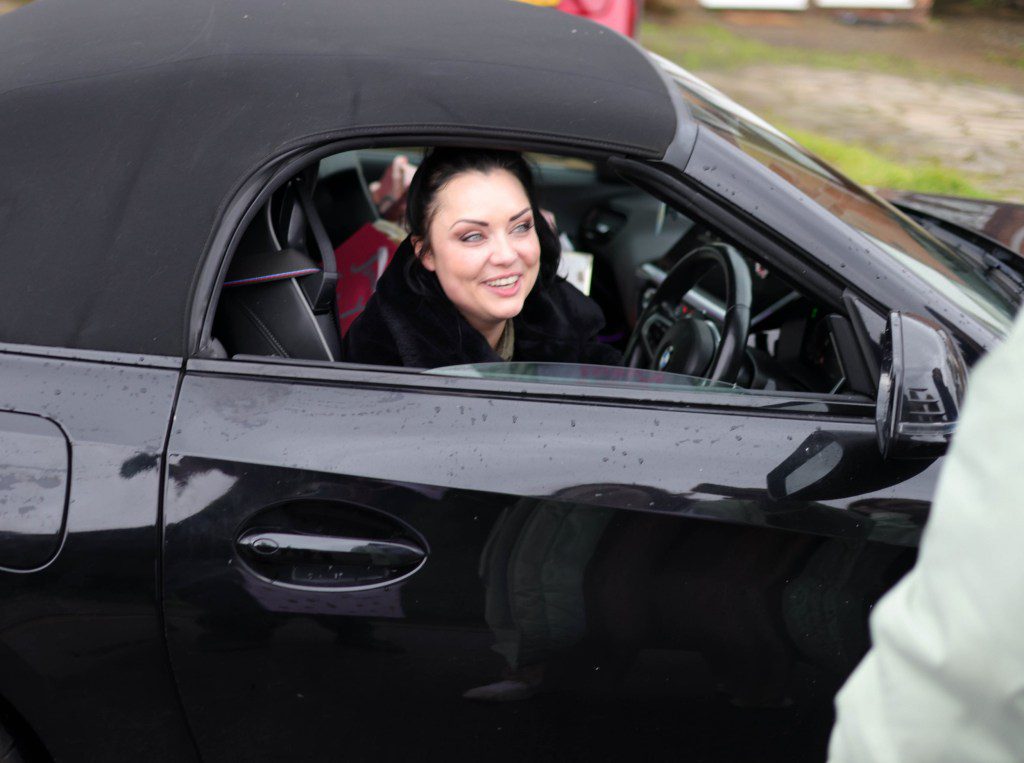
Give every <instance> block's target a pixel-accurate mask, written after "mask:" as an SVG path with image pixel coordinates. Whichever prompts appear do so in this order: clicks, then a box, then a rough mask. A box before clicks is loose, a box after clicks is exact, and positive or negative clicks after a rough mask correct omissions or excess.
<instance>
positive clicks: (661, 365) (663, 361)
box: [658, 346, 672, 371]
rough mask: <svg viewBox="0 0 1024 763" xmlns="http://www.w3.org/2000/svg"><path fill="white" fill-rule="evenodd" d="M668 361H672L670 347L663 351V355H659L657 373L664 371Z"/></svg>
mask: <svg viewBox="0 0 1024 763" xmlns="http://www.w3.org/2000/svg"><path fill="white" fill-rule="evenodd" d="M670 360H672V347H671V346H669V347H666V348H665V351H664V352H663V353H661V357H660V358H658V370H659V371H664V370H665V366H667V365H668V362H669V361H670Z"/></svg>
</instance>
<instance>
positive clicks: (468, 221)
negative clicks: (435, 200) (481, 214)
mask: <svg viewBox="0 0 1024 763" xmlns="http://www.w3.org/2000/svg"><path fill="white" fill-rule="evenodd" d="M517 217H518V215H517ZM459 223H470V224H471V225H479V226H481V227H484V228H490V227H491V226H490V225H488V224H487V223H485V222H484V221H483V220H470V219H468V218H465V217H462V218H460V219H458V220H456V221H455V222H453V223H452V224H451V225H449V226H448V230H451V229H452V228H454V227H455V226H456V225H458V224H459Z"/></svg>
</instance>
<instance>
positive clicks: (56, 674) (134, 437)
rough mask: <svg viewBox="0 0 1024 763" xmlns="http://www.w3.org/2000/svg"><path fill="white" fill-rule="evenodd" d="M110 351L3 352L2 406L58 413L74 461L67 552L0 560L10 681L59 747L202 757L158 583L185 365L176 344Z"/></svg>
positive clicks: (79, 752)
mask: <svg viewBox="0 0 1024 763" xmlns="http://www.w3.org/2000/svg"><path fill="white" fill-rule="evenodd" d="M101 357H102V356H100V355H93V359H92V360H90V361H82V360H67V359H62V358H60V357H57V355H56V353H55V352H53V351H46V352H45V353H42V354H38V355H28V354H24V353H23V352H19V353H13V352H0V379H2V383H0V411H8V412H17V414H18V415H19V416H23V415H27V416H31V417H38V418H39V419H40V420H41V421H42V420H45V421H50V422H54V426H59V427H60V430H62V431H63V433H64V434H65V435H66V436H67V441H68V443H70V459H69V460H70V465H71V471H70V489H69V491H68V512H67V522H66V524H65V525H64V527H63V533H62V535H61V536H60V541H59V542H60V546H61V547H60V550H59V553H58V554H57V555H56V557H55V558H54V559H53V560H52V561H50V562H49V563H48V564H45V565H44V566H42V567H37V568H35V569H33V570H31V571H19V570H13V569H3V570H0V600H2V601H3V607H2V608H0V676H2V694H3V698H4V700H5V701H6V703H8V704H9V705H10V706H13V708H14V710H15V712H17V713H18V714H19V715H20V716H21V718H22V719H23V720H24V721H25V722H26V723H27V725H28V726H29V727H30V728H31V729H32V731H33V732H34V734H35V735H37V736H38V737H39V738H41V739H42V740H43V744H44V745H45V747H46V750H47V751H48V753H49V754H50V755H52V756H53V757H54V758H55V759H58V760H142V759H147V760H167V761H182V760H189V759H191V758H193V757H194V755H195V753H194V748H193V746H192V742H191V740H190V738H189V735H188V731H187V729H186V727H185V725H184V721H183V718H182V716H181V713H180V709H179V706H178V702H177V697H176V692H175V688H174V684H173V681H172V679H171V675H170V670H169V667H168V664H167V656H166V651H165V647H164V643H163V634H162V627H161V619H162V618H161V613H160V608H159V598H158V588H157V582H158V575H157V570H158V550H159V545H158V537H159V536H158V526H157V518H158V510H159V495H160V492H159V490H160V473H161V461H162V451H163V445H164V438H165V436H166V431H167V425H168V418H169V416H170V414H171V409H172V405H173V400H174V394H175V388H176V385H177V382H178V376H179V371H178V369H177V368H176V367H175V363H174V362H173V361H169V360H168V359H166V358H164V359H155V358H145V359H142V361H143V362H145V363H147V365H148V367H140V366H131V365H125V364H123V363H119V362H100V358H101ZM112 360H115V361H116V360H118V359H117V358H112ZM121 360H123V359H121ZM138 360H140V359H139V358H138V357H137V356H136V361H138ZM2 415H4V416H5V417H7V416H10V415H11V414H9V413H8V414H2ZM4 463H10V461H6V460H5V461H4ZM44 561H45V560H44Z"/></svg>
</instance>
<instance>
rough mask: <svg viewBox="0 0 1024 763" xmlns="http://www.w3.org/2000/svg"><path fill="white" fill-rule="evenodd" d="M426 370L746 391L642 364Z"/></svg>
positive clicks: (613, 384) (470, 375) (598, 383)
mask: <svg viewBox="0 0 1024 763" xmlns="http://www.w3.org/2000/svg"><path fill="white" fill-rule="evenodd" d="M427 373H430V374H436V375H438V376H457V377H462V378H466V379H495V380H499V381H530V382H538V381H542V382H548V383H552V384H571V385H573V386H581V385H582V386H587V385H594V386H599V387H632V388H638V387H639V388H646V389H662V390H664V389H685V390H688V391H695V390H704V391H708V392H732V393H741V392H745V391H747V390H744V389H742V388H741V387H738V386H737V385H735V384H726V383H724V382H715V381H711V380H709V379H702V378H700V377H698V376H687V375H685V374H672V373H665V372H663V371H648V370H647V369H643V368H623V367H621V366H597V365H589V364H582V363H470V364H467V365H461V366H445V367H443V368H433V369H429V370H428V371H427Z"/></svg>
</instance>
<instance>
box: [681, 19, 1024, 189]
mask: <svg viewBox="0 0 1024 763" xmlns="http://www.w3.org/2000/svg"><path fill="white" fill-rule="evenodd" d="M671 23H672V24H681V25H685V24H707V23H716V24H722V25H724V26H726V28H728V29H729V30H730V31H732V32H734V33H736V34H739V35H741V36H743V37H748V38H750V39H754V40H758V41H760V42H763V43H768V44H771V45H777V46H786V47H796V48H805V49H812V50H827V51H831V52H835V53H847V54H848V53H855V54H856V53H859V54H867V55H879V54H880V55H883V56H890V57H895V58H899V59H904V60H906V61H908V62H912V63H913V64H914V69H915V72H916V71H919V72H920V74H919V75H918V74H915V75H912V76H911V75H901V74H892V73H871V72H863V71H850V70H841V69H826V68H820V67H815V66H801V65H760V66H747V67H744V68H741V69H734V70H729V71H699V70H698V71H697V72H696V73H698V74H699V75H700V76H702V77H704V78H705V79H707V80H708V81H709V82H711V83H712V84H714V85H715V86H716V87H718V88H719V89H721V90H722V91H723V92H725V93H727V94H728V95H730V96H731V97H732V98H734V99H735V100H737V101H738V102H740V103H742V104H743V105H745V106H747V107H749V108H750V109H751V110H753V111H755V112H758V113H761V114H763V115H765V116H767V117H769V118H770V119H772V120H775V121H778V122H780V123H783V124H785V125H787V126H789V127H793V128H797V129H805V130H811V131H814V132H817V133H821V134H824V135H828V136H831V137H834V138H837V139H840V140H843V141H847V142H849V143H855V144H859V145H863V146H866V147H868V148H872V149H876V150H878V151H879V152H880V153H882V154H884V155H886V156H889V157H890V158H892V159H895V160H897V161H901V162H906V163H917V162H921V163H927V162H932V161H938V162H940V163H941V164H943V165H945V166H947V167H950V168H952V169H955V170H959V171H961V172H963V173H964V174H965V175H967V176H968V177H970V178H971V179H973V180H976V181H977V185H978V187H979V188H982V189H984V190H985V191H992V192H995V193H998V194H1000V195H1002V196H1004V197H1008V198H1012V199H1016V200H1020V201H1024V14H1016V15H1011V14H1008V15H1007V16H1005V17H1002V18H995V17H990V18H985V17H981V18H978V17H975V16H963V15H961V16H947V17H943V18H940V19H938V20H935V21H933V22H932V23H930V24H929V25H928V26H927V27H924V28H921V27H911V26H906V25H904V26H877V25H876V26H869V25H863V24H861V25H852V26H851V25H843V24H840V23H837V22H836V21H835V20H834V19H832V18H830V17H828V16H825V15H823V14H814V13H808V14H742V13H735V12H734V13H731V14H710V13H708V12H706V11H701V10H697V9H694V10H689V11H685V12H684V13H682V14H681V15H680V16H678V17H676V18H675V19H674V20H673V21H672V22H671Z"/></svg>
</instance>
